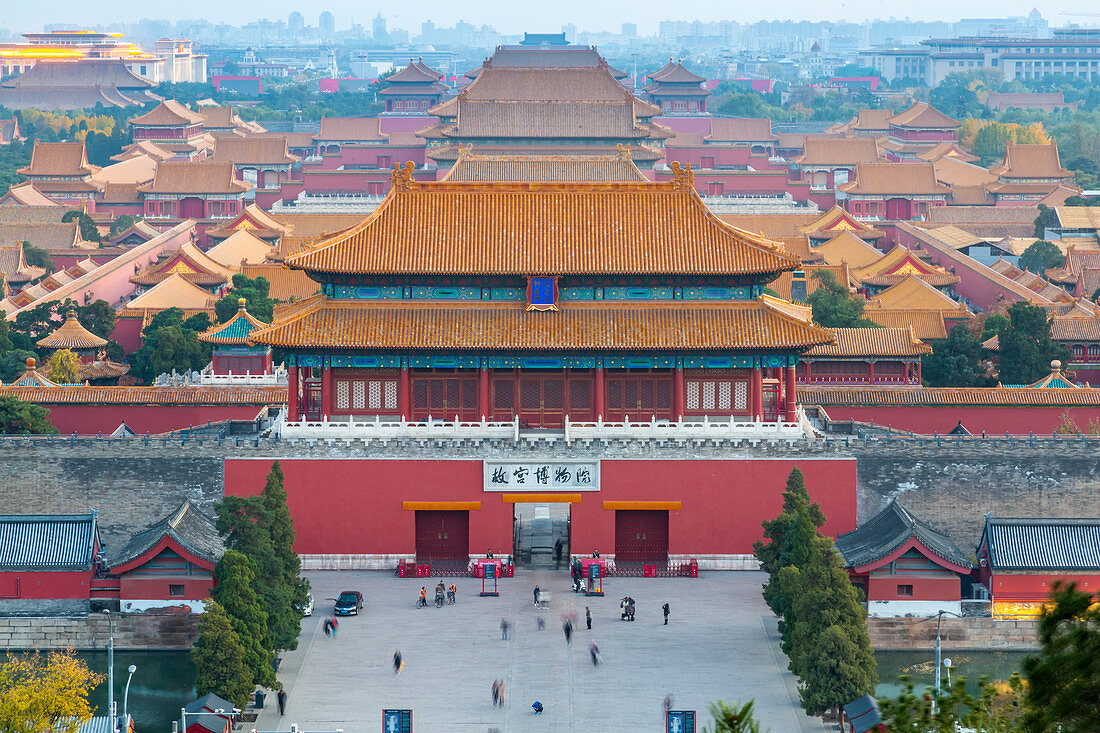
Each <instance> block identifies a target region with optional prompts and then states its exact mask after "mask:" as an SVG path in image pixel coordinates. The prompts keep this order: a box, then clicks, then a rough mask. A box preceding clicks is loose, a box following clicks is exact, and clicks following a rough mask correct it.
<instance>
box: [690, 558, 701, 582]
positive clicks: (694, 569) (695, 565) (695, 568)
mask: <svg viewBox="0 0 1100 733" xmlns="http://www.w3.org/2000/svg"><path fill="white" fill-rule="evenodd" d="M689 573H690V575H691V577H693V578H698V577H699V561H698V560H696V559H695V558H694V557H693V558H691V569H690V570H689Z"/></svg>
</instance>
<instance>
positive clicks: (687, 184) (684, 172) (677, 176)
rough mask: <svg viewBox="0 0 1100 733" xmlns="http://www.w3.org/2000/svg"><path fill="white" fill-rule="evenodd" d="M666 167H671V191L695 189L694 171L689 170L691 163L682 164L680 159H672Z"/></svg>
mask: <svg viewBox="0 0 1100 733" xmlns="http://www.w3.org/2000/svg"><path fill="white" fill-rule="evenodd" d="M668 167H669V168H671V169H672V190H673V191H694V190H695V173H694V172H693V171H692V170H691V163H688V164H687V165H682V164H681V163H680V161H678V160H674V161H672V162H671V163H669V166H668Z"/></svg>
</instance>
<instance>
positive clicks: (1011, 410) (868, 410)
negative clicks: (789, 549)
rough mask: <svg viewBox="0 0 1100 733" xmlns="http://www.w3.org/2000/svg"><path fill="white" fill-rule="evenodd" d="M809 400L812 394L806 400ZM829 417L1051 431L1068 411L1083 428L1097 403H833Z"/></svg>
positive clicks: (1098, 413)
mask: <svg viewBox="0 0 1100 733" xmlns="http://www.w3.org/2000/svg"><path fill="white" fill-rule="evenodd" d="M808 402H812V398H810V399H809V400H808ZM825 412H827V413H829V417H830V418H831V419H832V420H834V421H835V420H856V421H858V422H867V423H869V422H874V423H875V425H883V426H886V427H891V428H895V429H897V430H912V431H913V432H914V433H922V434H925V435H932V434H933V433H939V434H940V435H943V434H944V433H947V432H948V431H950V430H951V429H952V428H954V427H955V426H956V425H958V424H959V421H960V420H962V424H963V426H964V427H965V428H966V429H967V430H969V431H970V432H971V433H974V434H981V433H982V432H986V433H989V434H990V435H997V434H1000V435H1004V434H1005V433H1006V432H1007V433H1011V434H1012V435H1029V434H1031V433H1035V434H1037V435H1039V434H1046V435H1050V434H1051V433H1053V432H1054V429H1055V428H1056V427H1058V426H1059V425H1060V424H1062V418H1063V415H1065V414H1066V413H1069V416H1070V417H1071V418H1072V419H1073V421H1074V422H1075V423H1076V424H1077V425H1078V426H1079V427H1080V428H1081V429H1082V430H1084V429H1085V428H1086V427H1087V426H1088V424H1089V421H1091V420H1100V407H1068V408H1067V407H955V406H951V405H946V406H942V407H940V406H936V407H835V406H829V407H826V408H825Z"/></svg>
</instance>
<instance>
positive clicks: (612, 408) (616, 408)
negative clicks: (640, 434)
mask: <svg viewBox="0 0 1100 733" xmlns="http://www.w3.org/2000/svg"><path fill="white" fill-rule="evenodd" d="M605 379H606V383H607V401H606V406H607V420H608V421H610V422H616V421H619V420H625V419H626V418H627V417H629V418H630V419H631V420H649V419H651V418H654V417H656V418H657V419H664V420H671V419H672V374H671V373H668V374H661V373H641V374H614V375H610V376H608V377H606V378H605Z"/></svg>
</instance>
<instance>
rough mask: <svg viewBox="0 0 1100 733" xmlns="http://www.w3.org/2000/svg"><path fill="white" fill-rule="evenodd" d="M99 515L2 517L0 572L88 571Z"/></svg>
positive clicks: (0, 523)
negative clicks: (97, 516)
mask: <svg viewBox="0 0 1100 733" xmlns="http://www.w3.org/2000/svg"><path fill="white" fill-rule="evenodd" d="M96 541H97V530H96V516H95V514H94V513H93V514H46V515H42V514H28V515H18V514H6V515H0V570H87V569H88V568H89V567H91V564H92V560H93V557H94V552H95V545H96Z"/></svg>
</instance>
